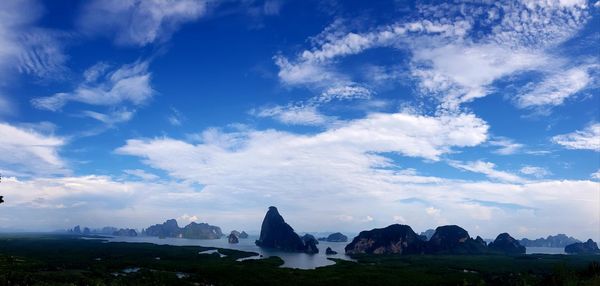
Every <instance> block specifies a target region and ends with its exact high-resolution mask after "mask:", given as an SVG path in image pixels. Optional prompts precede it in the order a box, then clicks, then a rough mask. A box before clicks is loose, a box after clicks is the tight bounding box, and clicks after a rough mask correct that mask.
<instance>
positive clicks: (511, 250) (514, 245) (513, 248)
mask: <svg viewBox="0 0 600 286" xmlns="http://www.w3.org/2000/svg"><path fill="white" fill-rule="evenodd" d="M488 247H489V249H490V250H491V251H493V252H502V253H506V254H523V253H525V246H522V245H521V244H520V243H519V241H518V240H516V239H514V238H513V237H512V236H510V234H508V233H506V232H505V233H501V234H499V235H498V236H497V237H496V239H495V240H494V241H493V242H491V243H490V244H489V245H488Z"/></svg>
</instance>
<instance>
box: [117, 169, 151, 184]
mask: <svg viewBox="0 0 600 286" xmlns="http://www.w3.org/2000/svg"><path fill="white" fill-rule="evenodd" d="M123 173H125V174H127V175H131V176H135V177H138V178H141V179H144V180H147V181H153V180H157V179H158V178H159V177H158V176H157V175H155V174H152V173H148V172H146V171H144V170H142V169H128V170H123Z"/></svg>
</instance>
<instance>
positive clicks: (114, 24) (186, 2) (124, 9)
mask: <svg viewBox="0 0 600 286" xmlns="http://www.w3.org/2000/svg"><path fill="white" fill-rule="evenodd" d="M207 3H208V1H205V0H182V1H163V0H148V1H141V0H109V1H90V2H86V4H85V6H84V8H83V13H82V14H81V16H80V18H79V21H78V24H79V27H80V29H81V30H82V31H83V32H84V33H86V34H90V35H93V34H104V35H109V36H111V37H114V41H115V43H117V44H119V45H135V46H145V45H147V44H151V43H154V42H160V41H165V40H168V39H169V38H170V37H171V35H172V34H173V33H174V32H175V31H176V30H177V29H179V27H180V26H181V25H183V24H185V23H187V22H192V21H195V20H197V19H199V18H200V17H202V16H204V15H205V14H206V10H207Z"/></svg>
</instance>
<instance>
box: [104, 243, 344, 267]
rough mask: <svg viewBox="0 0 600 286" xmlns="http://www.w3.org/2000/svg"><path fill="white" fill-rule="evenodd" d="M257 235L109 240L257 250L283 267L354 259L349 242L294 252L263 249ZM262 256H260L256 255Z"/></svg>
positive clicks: (314, 265)
mask: <svg viewBox="0 0 600 286" xmlns="http://www.w3.org/2000/svg"><path fill="white" fill-rule="evenodd" d="M257 238H258V237H257V236H252V235H251V236H249V237H248V238H247V239H240V243H238V244H229V243H228V241H227V238H222V239H185V238H170V237H169V238H158V237H148V236H140V237H122V236H121V237H113V238H109V239H108V240H109V241H115V242H149V243H154V244H166V245H178V246H183V245H198V246H205V247H218V248H229V249H237V250H242V251H251V252H256V253H258V254H260V255H263V257H264V258H266V257H270V256H278V257H280V258H281V259H283V261H284V264H283V266H282V267H289V268H300V269H314V268H317V267H321V266H327V265H332V264H335V262H333V261H331V260H328V259H327V258H339V259H345V260H352V259H351V258H350V257H349V256H346V255H345V254H344V247H345V246H346V244H348V242H327V241H319V244H318V245H317V247H318V248H319V253H317V254H306V253H294V252H283V251H275V250H269V249H263V248H260V247H258V246H256V245H255V244H254V241H255V240H256V239H257ZM327 247H331V249H333V250H334V251H337V252H338V254H336V255H325V249H327ZM255 258H257V259H258V258H260V257H258V256H257V257H255Z"/></svg>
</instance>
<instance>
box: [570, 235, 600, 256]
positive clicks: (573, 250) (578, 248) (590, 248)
mask: <svg viewBox="0 0 600 286" xmlns="http://www.w3.org/2000/svg"><path fill="white" fill-rule="evenodd" d="M565 252H566V253H570V254H600V249H598V244H597V243H596V242H594V241H593V240H592V239H591V238H590V239H588V240H587V241H586V242H576V243H573V244H569V245H567V246H565Z"/></svg>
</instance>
